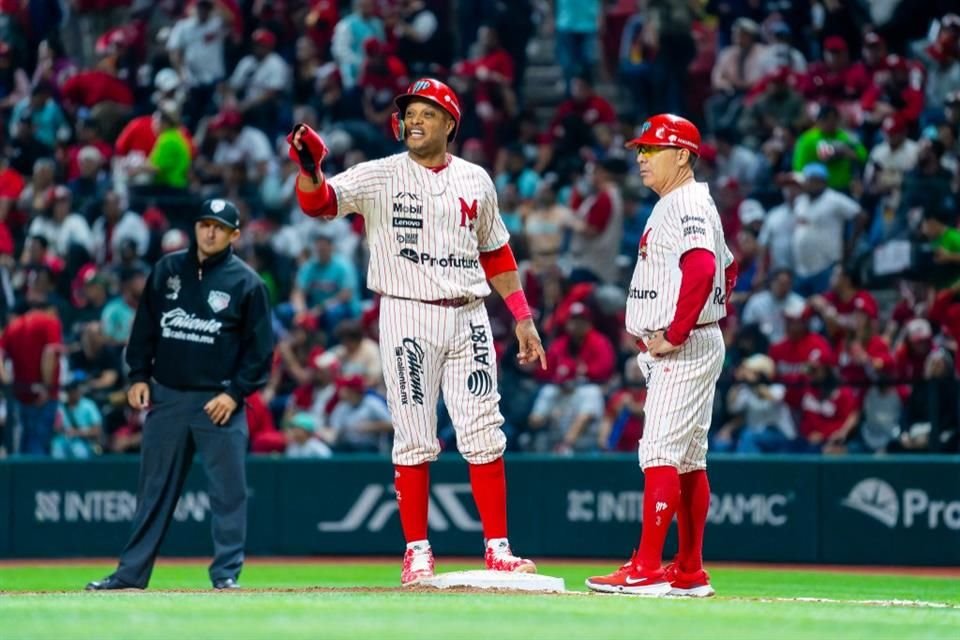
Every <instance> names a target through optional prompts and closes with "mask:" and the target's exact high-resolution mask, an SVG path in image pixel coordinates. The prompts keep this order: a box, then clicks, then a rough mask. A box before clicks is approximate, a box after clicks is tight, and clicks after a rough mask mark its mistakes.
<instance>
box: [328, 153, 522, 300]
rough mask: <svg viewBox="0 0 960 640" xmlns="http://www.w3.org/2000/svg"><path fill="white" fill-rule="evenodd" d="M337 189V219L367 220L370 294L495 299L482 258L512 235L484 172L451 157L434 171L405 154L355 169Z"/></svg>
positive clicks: (340, 178)
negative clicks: (357, 217) (352, 215)
mask: <svg viewBox="0 0 960 640" xmlns="http://www.w3.org/2000/svg"><path fill="white" fill-rule="evenodd" d="M330 186H331V187H333V190H334V192H335V193H336V195H337V215H341V216H342V215H346V214H348V213H353V212H356V213H360V214H361V215H362V216H363V218H364V223H365V227H366V234H367V242H368V244H369V247H370V264H369V268H368V271H367V286H369V287H370V289H372V290H373V291H376V292H378V293H381V294H385V295H389V296H394V297H398V298H411V299H415V300H439V299H443V298H459V297H463V296H473V297H484V296H487V295H489V293H490V287H489V286H488V285H487V279H486V276H485V275H484V272H483V269H482V268H481V266H480V259H479V258H480V252H482V251H492V250H494V249H499V248H500V247H502V246H503V245H505V244H507V241H508V240H509V239H510V236H509V233H508V232H507V228H506V226H504V224H503V220H502V218H501V217H500V209H499V206H498V205H497V192H496V189H495V188H494V186H493V181H492V180H490V176H489V175H487V172H486V171H485V170H484V169H483V168H482V167H480V166H479V165H476V164H473V163H471V162H467V161H466V160H463V159H462V158H457V157H455V156H451V157H450V163H449V164H448V165H447V167H446V168H444V169H443V170H442V171H439V172H435V171H431V170H430V169H427V168H426V167H423V166H421V165H419V164H417V163H416V162H414V161H413V160H412V159H411V158H410V156H409V155H408V154H407V153H400V154H397V155H393V156H389V157H386V158H382V159H379V160H371V161H369V162H363V163H360V164H358V165H356V166H354V167H351V168H350V169H348V170H347V171H344V172H343V173H341V174H339V175H337V176H335V177H333V178H331V179H330Z"/></svg>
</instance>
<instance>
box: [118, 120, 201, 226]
mask: <svg viewBox="0 0 960 640" xmlns="http://www.w3.org/2000/svg"><path fill="white" fill-rule="evenodd" d="M158 111H159V112H160V126H159V130H158V134H157V141H156V143H154V145H153V148H152V149H151V150H150V155H149V156H148V157H147V161H146V162H144V163H142V164H140V165H138V166H132V167H130V169H129V173H130V175H131V176H132V177H133V176H136V175H138V174H146V175H148V176H151V177H152V179H151V181H150V184H151V185H152V187H153V189H150V190H149V191H150V193H152V194H156V195H159V196H161V197H165V198H168V199H169V200H168V201H167V202H165V203H164V205H166V207H167V208H173V207H176V206H178V205H180V206H182V203H181V202H180V200H181V199H182V198H183V196H184V193H183V192H184V191H185V190H186V188H187V187H188V186H189V184H190V166H191V163H192V161H193V154H192V151H191V148H190V141H189V140H187V138H186V136H184V135H183V132H182V131H180V108H179V107H178V106H177V103H176V102H173V101H167V102H165V103H163V104H161V105H159V107H158Z"/></svg>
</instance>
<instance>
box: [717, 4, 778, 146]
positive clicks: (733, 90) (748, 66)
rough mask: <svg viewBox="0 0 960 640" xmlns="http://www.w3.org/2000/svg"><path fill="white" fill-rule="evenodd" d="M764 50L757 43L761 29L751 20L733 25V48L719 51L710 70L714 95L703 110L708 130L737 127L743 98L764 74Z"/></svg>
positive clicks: (762, 45) (765, 47) (759, 43)
mask: <svg viewBox="0 0 960 640" xmlns="http://www.w3.org/2000/svg"><path fill="white" fill-rule="evenodd" d="M766 49H767V46H766V45H765V44H763V43H762V42H761V41H760V25H758V24H757V23H756V22H754V21H753V20H751V19H750V18H740V19H738V20H737V21H736V22H734V23H733V44H731V45H730V46H729V47H726V48H724V49H723V50H722V51H720V54H719V55H718V56H717V62H716V64H715V65H714V67H713V74H712V77H711V83H712V85H713V90H714V95H713V96H712V97H711V98H710V99H709V100H708V101H707V104H706V107H705V108H706V116H707V123H708V125H709V128H710V129H711V130H713V131H717V130H719V129H722V128H725V127H730V126H734V125H735V124H736V122H737V119H738V118H739V117H740V111H741V109H742V107H743V97H744V96H745V95H746V93H747V91H749V90H750V89H751V88H752V87H753V86H754V85H756V84H757V83H758V82H760V80H762V79H763V77H764V75H765V74H766V72H767V69H766V67H765V62H764V61H765V59H766V57H767V50H766Z"/></svg>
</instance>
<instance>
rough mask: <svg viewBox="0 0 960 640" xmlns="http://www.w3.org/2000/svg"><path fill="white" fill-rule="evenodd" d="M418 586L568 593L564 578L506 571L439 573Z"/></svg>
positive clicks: (422, 581)
mask: <svg viewBox="0 0 960 640" xmlns="http://www.w3.org/2000/svg"><path fill="white" fill-rule="evenodd" d="M417 585H418V586H424V587H436V588H438V589H451V588H456V587H467V588H473V589H505V590H508V591H548V592H559V593H562V592H564V591H566V586H565V584H564V582H563V578H552V577H550V576H541V575H538V574H535V573H509V572H505V571H451V572H449V573H439V574H437V575H435V576H434V577H432V578H428V579H426V580H421V581H420V582H418V583H417Z"/></svg>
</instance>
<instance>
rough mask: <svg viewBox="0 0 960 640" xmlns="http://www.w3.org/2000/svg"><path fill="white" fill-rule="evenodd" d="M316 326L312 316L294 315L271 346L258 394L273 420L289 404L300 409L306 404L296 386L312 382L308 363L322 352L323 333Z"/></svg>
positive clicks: (312, 361) (305, 385)
mask: <svg viewBox="0 0 960 640" xmlns="http://www.w3.org/2000/svg"><path fill="white" fill-rule="evenodd" d="M318 329H319V327H318V325H317V322H316V319H315V318H313V317H312V316H306V315H305V316H302V317H300V318H296V319H295V320H294V322H293V325H292V326H291V327H290V330H289V331H288V332H287V333H286V335H284V336H283V337H282V338H281V339H280V340H279V341H278V342H277V345H276V347H275V348H274V350H273V360H272V364H271V368H270V375H269V377H268V378H267V383H266V386H265V388H264V389H263V392H262V395H263V401H264V402H265V403H266V404H267V406H268V407H269V408H270V411H271V413H272V415H273V416H274V418H275V420H276V422H277V423H280V422H281V418H282V417H283V416H284V414H285V413H287V415H286V417H289V414H290V413H291V412H290V407H291V406H294V407H296V408H297V409H304V410H306V409H308V408H309V406H310V405H309V404H308V403H307V402H306V401H304V399H303V396H304V392H303V391H301V392H299V393H298V391H297V390H298V389H303V388H307V386H308V385H310V384H311V383H312V380H313V377H314V369H313V368H311V367H312V366H313V363H314V361H315V359H316V358H317V357H318V356H319V355H320V354H322V353H323V347H322V346H321V344H322V341H323V334H321V333H320V332H319V331H318Z"/></svg>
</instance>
